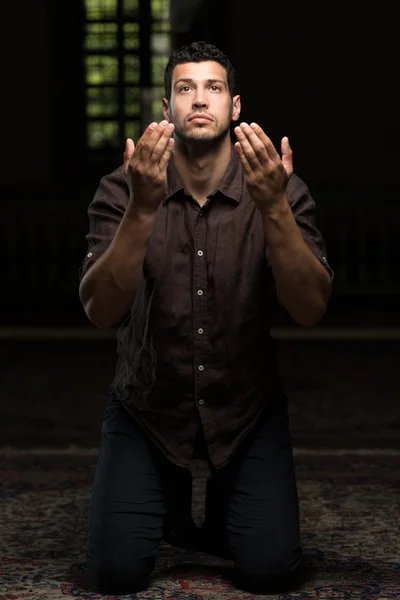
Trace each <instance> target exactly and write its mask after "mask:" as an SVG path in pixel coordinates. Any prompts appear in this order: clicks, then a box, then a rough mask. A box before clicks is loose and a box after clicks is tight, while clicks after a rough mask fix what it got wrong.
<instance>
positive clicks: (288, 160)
mask: <svg viewBox="0 0 400 600" xmlns="http://www.w3.org/2000/svg"><path fill="white" fill-rule="evenodd" d="M235 134H236V137H237V139H238V141H237V142H236V144H235V148H236V151H237V153H238V156H239V159H240V162H241V163H242V165H243V170H244V173H245V177H246V183H247V187H248V190H249V193H250V195H251V197H252V199H253V200H254V202H255V203H256V204H257V206H258V208H259V210H260V211H261V212H266V211H268V210H269V209H270V208H271V207H273V206H275V205H276V204H277V203H279V202H280V200H281V199H282V198H283V197H284V195H285V191H286V185H287V182H288V179H289V177H290V176H291V175H292V173H293V153H292V149H291V148H290V145H289V140H288V138H287V137H284V138H282V141H281V152H282V158H281V157H280V156H279V154H278V152H277V151H276V149H275V146H274V145H273V143H272V142H271V140H270V139H269V137H268V136H267V135H266V134H265V133H264V131H263V130H262V129H261V127H260V126H259V125H257V123H252V124H251V125H248V124H247V123H241V124H240V126H239V127H235Z"/></svg>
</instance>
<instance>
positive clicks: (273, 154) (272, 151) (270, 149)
mask: <svg viewBox="0 0 400 600" xmlns="http://www.w3.org/2000/svg"><path fill="white" fill-rule="evenodd" d="M250 127H251V128H252V130H253V131H254V132H255V133H256V134H257V136H258V137H259V139H260V140H261V142H262V143H263V144H264V146H265V148H266V150H267V153H268V157H269V158H270V159H271V160H273V161H274V162H279V161H280V156H279V153H278V152H277V151H276V148H275V146H274V145H273V143H272V142H271V140H270V139H269V137H268V136H267V134H266V133H265V132H264V131H263V130H262V129H261V127H260V126H259V125H257V123H250Z"/></svg>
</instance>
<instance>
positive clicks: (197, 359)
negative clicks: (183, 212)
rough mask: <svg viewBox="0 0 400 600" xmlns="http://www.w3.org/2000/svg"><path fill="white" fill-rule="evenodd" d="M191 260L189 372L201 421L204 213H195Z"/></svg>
mask: <svg viewBox="0 0 400 600" xmlns="http://www.w3.org/2000/svg"><path fill="white" fill-rule="evenodd" d="M193 239H194V257H193V370H194V394H195V402H196V404H197V407H198V409H199V411H200V416H201V420H202V421H203V416H204V417H205V414H204V411H205V413H206V412H207V409H206V398H205V392H206V389H207V386H208V380H209V373H208V365H207V360H206V357H207V347H208V331H207V324H208V319H207V301H208V299H207V263H206V240H207V228H206V219H205V217H204V211H203V210H200V211H199V212H198V215H197V218H196V222H195V227H194V235H193Z"/></svg>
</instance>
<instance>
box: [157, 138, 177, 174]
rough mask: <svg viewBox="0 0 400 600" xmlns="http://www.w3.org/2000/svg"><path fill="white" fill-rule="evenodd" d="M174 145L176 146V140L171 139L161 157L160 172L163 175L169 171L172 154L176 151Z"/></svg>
mask: <svg viewBox="0 0 400 600" xmlns="http://www.w3.org/2000/svg"><path fill="white" fill-rule="evenodd" d="M174 144H175V140H174V138H172V137H170V138H169V140H168V143H167V146H166V148H165V150H164V153H163V155H162V156H161V158H160V162H159V165H160V171H161V172H162V173H164V172H165V171H166V170H167V167H168V163H169V159H170V158H171V154H172V151H173V149H174Z"/></svg>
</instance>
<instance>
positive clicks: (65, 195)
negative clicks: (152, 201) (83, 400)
mask: <svg viewBox="0 0 400 600" xmlns="http://www.w3.org/2000/svg"><path fill="white" fill-rule="evenodd" d="M178 4H179V3H178ZM184 4H186V6H190V2H187V3H184ZM82 15H83V8H82V3H81V2H79V1H77V0H73V1H70V2H69V3H68V8H66V7H65V6H64V5H62V3H59V4H57V3H55V2H52V3H51V2H48V1H46V0H37V1H36V2H34V3H32V2H30V1H28V0H23V1H22V2H19V3H11V2H7V3H6V5H5V7H4V8H3V9H2V18H1V21H0V34H1V35H0V39H1V44H2V57H3V59H2V75H1V77H2V84H3V85H2V94H1V112H0V114H1V140H2V144H1V145H2V158H1V163H0V209H1V213H0V214H1V221H0V228H1V229H0V243H1V254H0V255H1V261H2V277H1V288H2V292H1V302H2V305H3V310H2V311H1V317H0V318H1V322H2V324H3V325H4V326H7V325H15V326H18V325H23V324H31V325H37V324H40V325H44V326H45V325H52V324H53V323H55V324H57V325H67V324H68V323H75V324H79V325H82V326H86V325H88V326H90V324H88V323H87V320H86V317H85V316H84V314H83V311H82V309H81V307H80V304H79V300H78V295H77V290H78V278H77V272H78V268H79V264H80V261H81V260H82V256H83V255H84V252H85V240H84V236H85V234H86V232H87V227H88V221H87V216H86V211H87V206H88V204H89V202H90V200H91V198H92V196H93V194H94V192H95V190H96V187H97V185H98V182H99V179H100V177H101V176H102V175H104V174H105V173H108V172H109V171H111V170H112V169H114V168H116V167H117V166H118V165H119V164H120V161H121V159H122V152H123V148H122V147H121V149H120V150H118V152H117V153H115V152H114V154H112V155H110V154H109V153H107V152H104V153H103V155H102V154H101V153H100V154H99V155H98V156H97V159H96V161H95V162H93V161H90V160H89V159H88V156H87V153H86V154H85V148H84V125H85V122H84V119H85V116H84V107H83V84H82V81H83V68H82V60H83V55H82V19H83V16H82ZM172 25H173V27H174V23H173V24H172ZM395 34H396V32H395V25H394V16H393V14H392V12H391V11H390V10H389V3H388V2H385V1H383V2H380V3H379V4H374V5H371V7H368V6H367V5H366V4H365V3H361V2H358V1H356V0H353V2H351V3H348V2H342V1H336V2H331V3H329V4H328V5H326V6H325V5H321V4H320V3H317V2H307V3H298V2H285V3H269V2H259V1H258V0H248V1H247V2H246V3H243V2H229V3H228V2H226V1H225V0H223V1H220V2H209V1H208V0H205V1H204V2H203V4H200V6H199V7H198V8H197V11H196V12H195V14H194V16H193V18H192V21H191V25H190V27H189V28H187V30H186V31H184V32H182V31H180V32H179V33H177V32H175V31H174V30H173V35H172V40H173V46H174V47H176V46H178V45H180V44H181V43H185V42H188V41H192V40H194V39H206V40H207V41H211V42H214V43H216V44H217V45H218V46H219V47H220V48H221V49H222V50H224V51H226V52H227V53H228V54H229V55H230V57H231V59H232V61H233V63H234V65H235V67H236V71H237V83H238V91H240V93H241V96H242V104H243V113H242V116H243V120H248V121H252V120H254V121H258V122H259V123H260V124H261V125H262V126H263V127H264V128H265V130H266V131H267V133H268V134H269V136H270V137H271V138H272V140H273V141H274V143H275V144H276V145H277V146H278V147H279V142H280V139H281V137H282V136H283V135H288V136H289V138H290V141H291V144H292V147H293V150H294V158H295V168H296V171H297V173H298V175H299V176H300V177H302V178H303V179H304V180H305V181H306V183H307V184H308V186H309V187H310V189H311V192H312V194H313V196H314V198H315V200H316V202H317V206H318V219H319V225H320V228H321V229H322V231H323V233H324V236H325V238H326V242H327V245H328V257H329V259H330V262H331V263H332V265H333V267H334V269H335V272H336V279H335V286H334V294H333V298H332V302H331V307H330V312H329V314H328V315H327V317H326V318H325V321H324V323H325V322H330V321H329V319H334V320H335V323H336V322H338V323H342V322H343V323H346V322H348V321H349V320H350V322H351V323H352V324H357V325H360V326H362V325H364V324H380V323H384V324H386V325H389V326H390V325H391V324H392V322H393V323H395V322H396V318H397V305H398V294H399V291H400V285H399V283H400V277H399V266H398V265H399V261H398V256H399V254H398V235H397V229H398V218H399V212H400V209H399V175H398V166H397V165H398V159H399V145H398V142H397V133H398V131H399V126H400V123H399V120H400V116H399V111H398V94H397V91H396V90H395V84H396V79H397V75H396V73H397V66H398V52H397V46H396V45H397V42H396V35H395ZM145 58H146V57H145ZM349 315H351V316H349Z"/></svg>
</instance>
